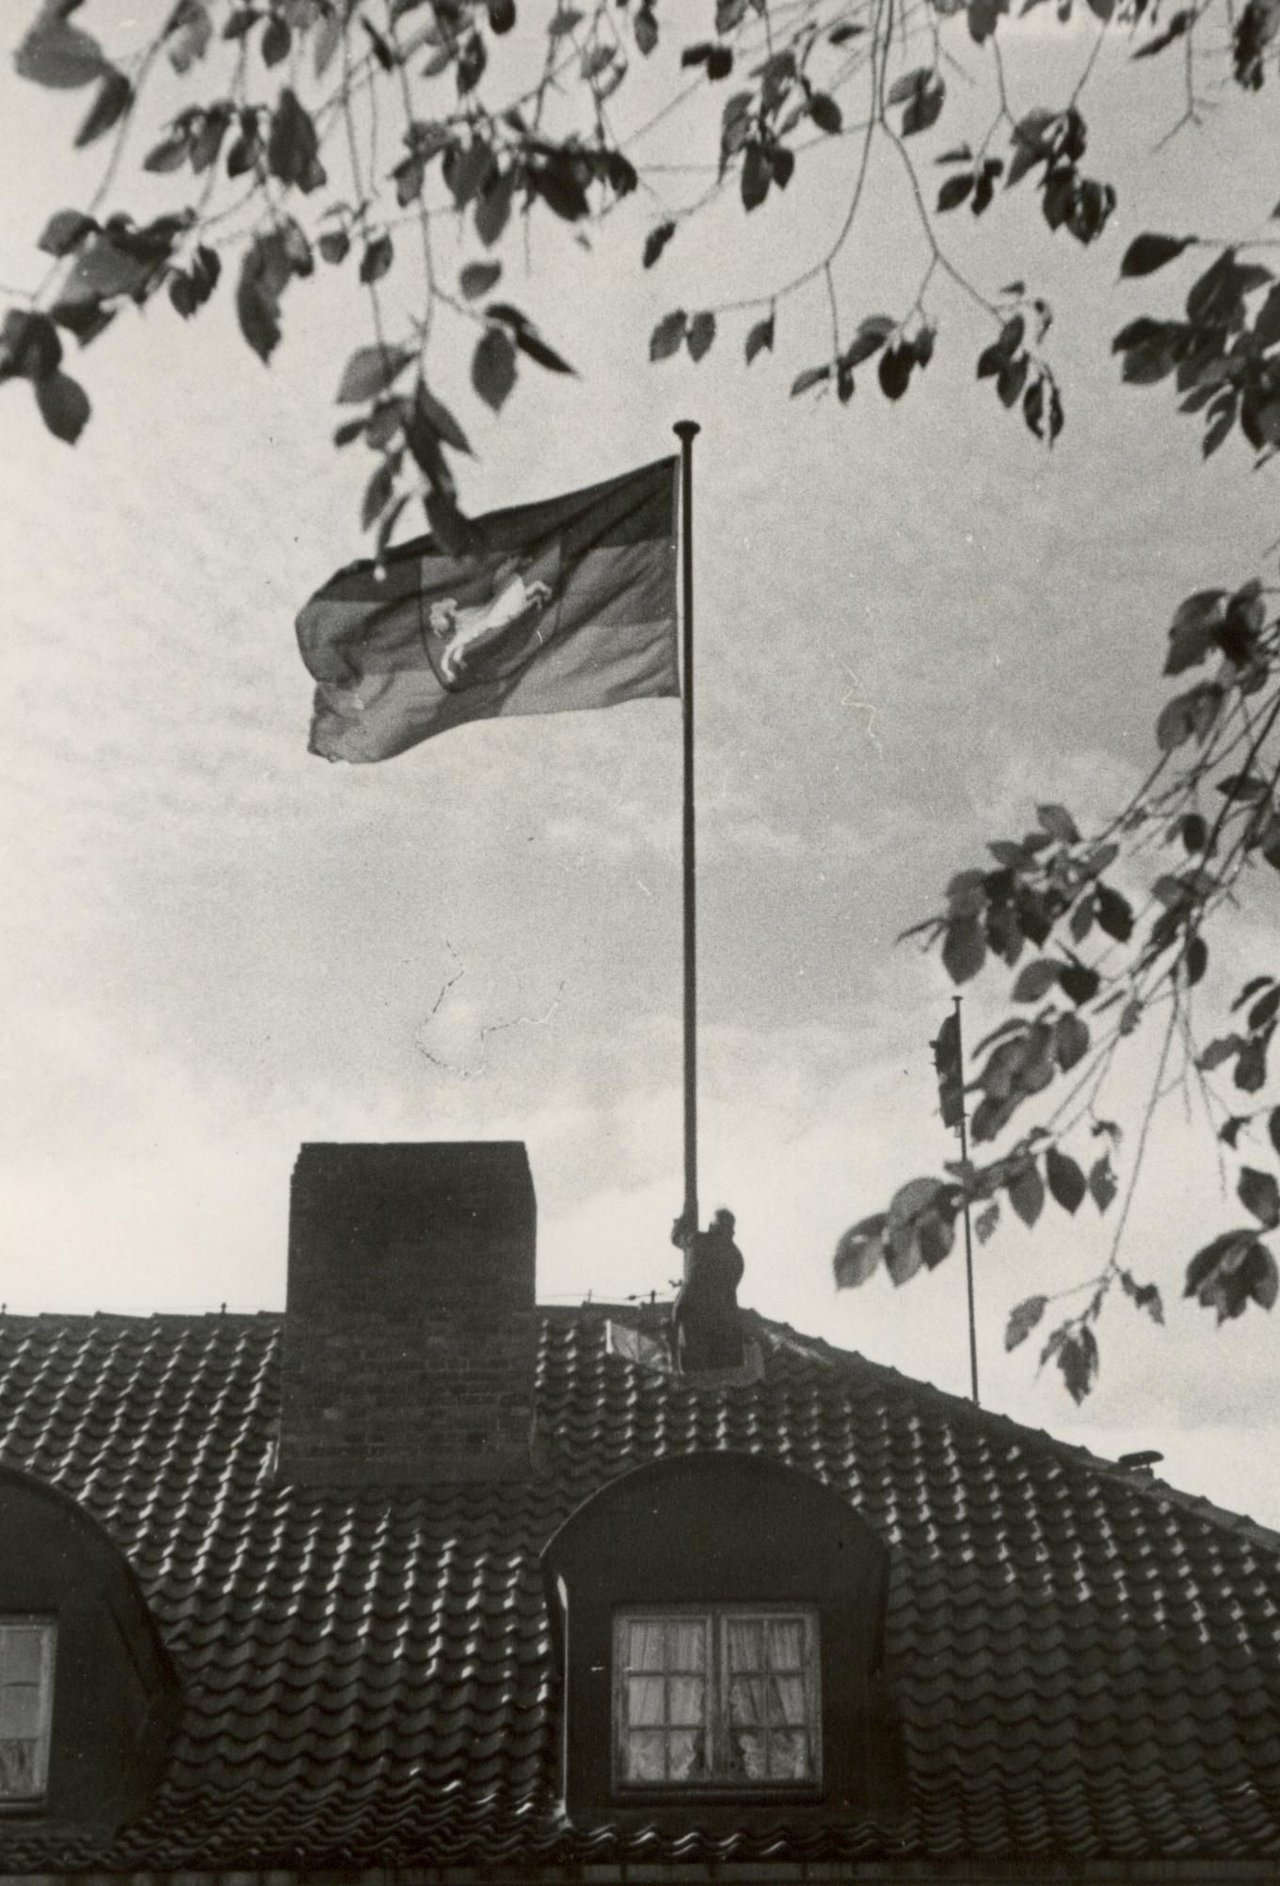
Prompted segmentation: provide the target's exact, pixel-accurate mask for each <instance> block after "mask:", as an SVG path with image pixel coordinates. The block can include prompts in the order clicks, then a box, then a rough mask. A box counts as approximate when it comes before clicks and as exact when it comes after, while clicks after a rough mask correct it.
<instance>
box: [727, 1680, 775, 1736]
mask: <svg viewBox="0 0 1280 1886" xmlns="http://www.w3.org/2000/svg"><path fill="white" fill-rule="evenodd" d="M768 1720H769V1694H768V1683H767V1680H766V1679H765V1678H764V1677H759V1676H735V1677H734V1679H733V1681H732V1683H731V1684H730V1686H729V1721H730V1722H731V1723H734V1724H735V1725H736V1724H741V1725H742V1726H743V1727H744V1728H748V1729H753V1728H763V1727H764V1725H765V1724H766V1723H767V1722H768Z"/></svg>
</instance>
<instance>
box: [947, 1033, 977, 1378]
mask: <svg viewBox="0 0 1280 1886" xmlns="http://www.w3.org/2000/svg"><path fill="white" fill-rule="evenodd" d="M952 1000H953V1001H954V1002H955V1005H956V1065H957V1067H958V1069H959V1073H960V1162H961V1165H962V1166H964V1167H965V1168H967V1167H968V1164H969V1121H968V1117H967V1115H966V1113H965V1107H964V1037H963V1035H962V1034H961V1032H960V997H959V996H958V995H957V996H954V997H953V998H952ZM964 1273H965V1281H966V1284H967V1286H968V1292H969V1380H970V1383H971V1389H970V1392H971V1394H972V1397H973V1405H974V1407H975V1408H977V1407H980V1406H981V1403H980V1402H979V1400H978V1328H977V1321H976V1318H975V1315H974V1307H973V1232H972V1230H971V1229H970V1225H969V1192H968V1188H967V1187H966V1188H965V1195H964Z"/></svg>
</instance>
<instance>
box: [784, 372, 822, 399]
mask: <svg viewBox="0 0 1280 1886" xmlns="http://www.w3.org/2000/svg"><path fill="white" fill-rule="evenodd" d="M830 378H831V367H830V363H828V364H827V365H826V366H825V367H806V368H805V369H804V371H803V373H797V375H796V377H795V379H794V380H793V381H792V382H791V397H792V399H795V398H796V396H797V395H798V394H800V393H807V392H808V391H809V388H810V387H812V386H819V385H821V383H822V382H823V381H824V380H829V379H830Z"/></svg>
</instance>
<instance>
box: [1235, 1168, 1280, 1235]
mask: <svg viewBox="0 0 1280 1886" xmlns="http://www.w3.org/2000/svg"><path fill="white" fill-rule="evenodd" d="M1236 1192H1237V1195H1238V1196H1239V1199H1240V1203H1241V1204H1242V1205H1243V1206H1244V1208H1245V1210H1246V1211H1251V1212H1252V1213H1253V1215H1254V1217H1255V1218H1256V1219H1257V1220H1258V1222H1259V1223H1260V1224H1261V1225H1262V1226H1263V1227H1264V1229H1266V1230H1267V1231H1274V1230H1275V1228H1276V1226H1277V1225H1280V1185H1277V1183H1276V1180H1275V1177H1274V1175H1273V1174H1272V1173H1270V1172H1260V1171H1259V1170H1258V1168H1257V1167H1256V1166H1245V1167H1243V1168H1242V1170H1241V1173H1240V1182H1239V1184H1238V1185H1237V1187H1236Z"/></svg>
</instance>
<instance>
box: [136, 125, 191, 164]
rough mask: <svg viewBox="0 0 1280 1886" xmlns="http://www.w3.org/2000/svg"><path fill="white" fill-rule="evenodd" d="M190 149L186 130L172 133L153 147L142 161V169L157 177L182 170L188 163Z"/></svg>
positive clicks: (180, 129)
mask: <svg viewBox="0 0 1280 1886" xmlns="http://www.w3.org/2000/svg"><path fill="white" fill-rule="evenodd" d="M188 148H189V145H188V142H187V133H186V131H185V129H182V128H179V129H178V130H176V131H171V132H170V133H169V135H168V136H167V137H163V138H161V140H160V142H159V143H158V144H153V145H152V147H151V149H150V150H149V151H148V152H147V154H146V156H145V157H144V158H143V160H142V168H143V169H144V170H149V171H152V172H153V173H155V174H156V175H161V174H163V173H164V172H166V171H170V170H180V169H181V168H182V166H183V164H185V163H186V161H187V151H188Z"/></svg>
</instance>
